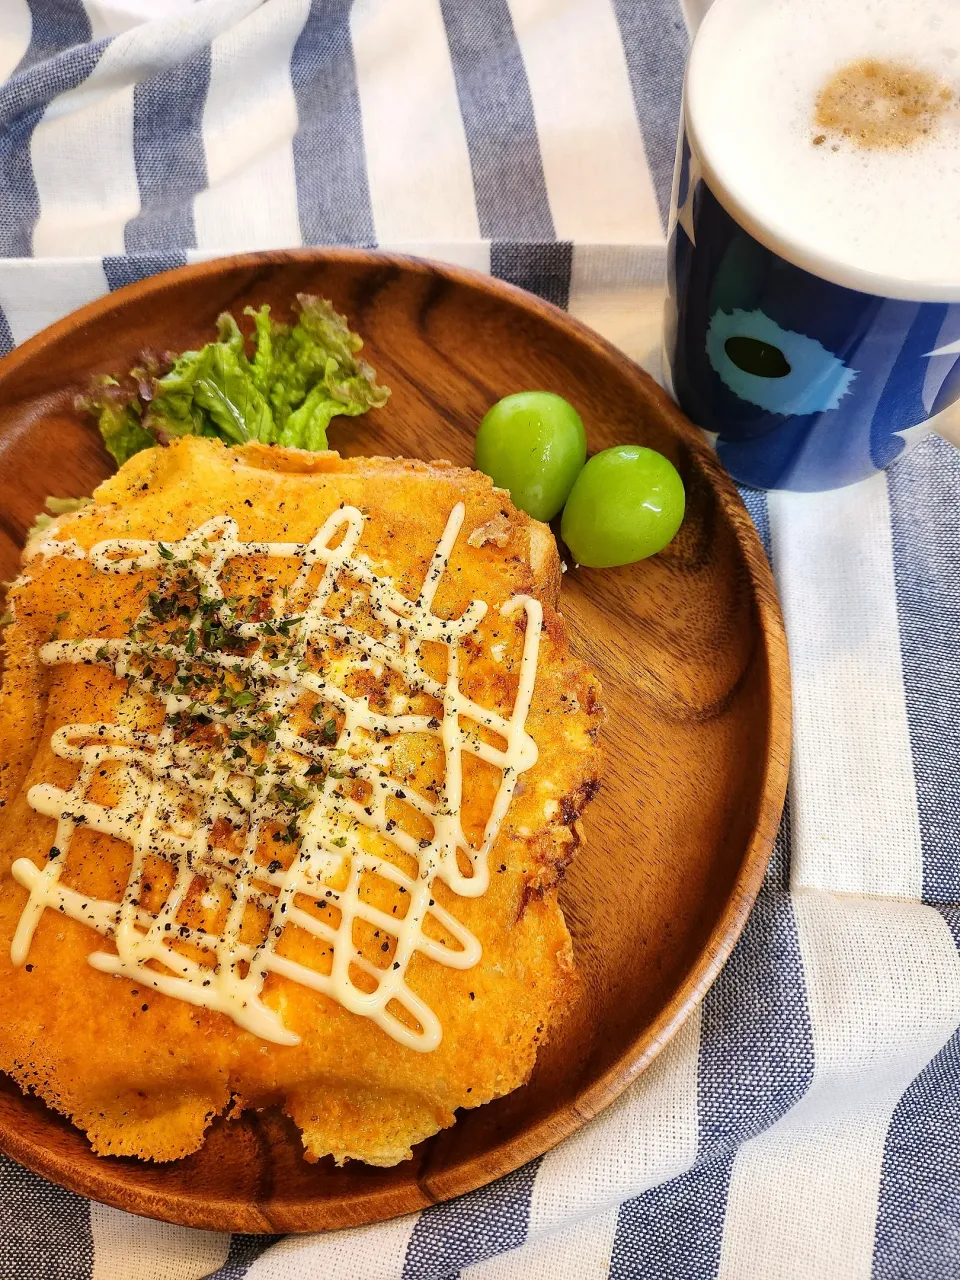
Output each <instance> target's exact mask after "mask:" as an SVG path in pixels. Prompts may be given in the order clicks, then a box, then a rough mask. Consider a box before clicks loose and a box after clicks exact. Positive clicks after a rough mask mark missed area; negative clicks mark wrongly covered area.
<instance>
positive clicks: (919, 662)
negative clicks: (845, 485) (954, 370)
mask: <svg viewBox="0 0 960 1280" xmlns="http://www.w3.org/2000/svg"><path fill="white" fill-rule="evenodd" d="M887 488H888V492H889V495H890V523H891V530H892V534H893V572H894V582H895V584H896V594H897V613H898V616H899V621H900V653H901V662H902V667H903V684H904V692H905V694H906V703H907V723H908V725H909V729H910V747H911V752H912V754H913V773H914V778H915V780H916V788H917V806H918V808H919V811H920V831H921V841H922V850H923V898H924V901H925V902H929V903H934V904H942V905H943V908H944V914H945V915H946V916H947V919H948V923H951V926H952V927H953V928H954V930H955V934H956V917H957V916H958V914H960V905H958V904H960V769H958V768H957V761H958V760H960V646H958V643H957V637H958V636H960V504H958V502H957V494H958V493H960V453H958V451H957V450H956V449H955V448H954V447H953V446H952V445H949V444H947V443H946V442H945V441H944V440H941V439H940V437H939V436H931V437H930V438H929V439H928V440H925V441H923V442H922V443H921V444H920V445H918V446H917V448H916V449H914V450H913V451H912V452H911V453H909V454H908V455H907V456H906V457H905V458H903V459H901V460H900V461H899V462H898V463H897V465H896V466H895V467H893V468H892V469H891V470H890V471H889V472H888V473H887Z"/></svg>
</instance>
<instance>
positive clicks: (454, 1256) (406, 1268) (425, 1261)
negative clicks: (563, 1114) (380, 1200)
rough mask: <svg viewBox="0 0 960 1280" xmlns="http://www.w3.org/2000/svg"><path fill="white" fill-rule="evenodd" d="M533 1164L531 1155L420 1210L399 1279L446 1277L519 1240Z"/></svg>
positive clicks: (522, 1234) (535, 1164) (512, 1246)
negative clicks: (457, 1195)
mask: <svg viewBox="0 0 960 1280" xmlns="http://www.w3.org/2000/svg"><path fill="white" fill-rule="evenodd" d="M539 1168H540V1161H539V1160H534V1161H532V1162H531V1163H530V1164H527V1165H524V1167H523V1168H522V1169H516V1170H515V1171H514V1172H513V1173H508V1174H507V1176H506V1177H505V1178H501V1179H500V1180H499V1181H498V1182H493V1183H491V1184H490V1186H488V1187H481V1188H480V1190H479V1191H472V1192H471V1193H470V1194H469V1195H466V1196H461V1197H460V1198H459V1199H458V1200H448V1201H446V1203H444V1204H437V1205H434V1206H433V1207H432V1208H430V1209H424V1211H423V1213H421V1215H420V1217H419V1218H418V1219H417V1224H416V1226H415V1227H414V1228H413V1234H412V1235H411V1237H410V1243H409V1244H408V1245H407V1255H406V1258H405V1259H404V1264H403V1280H446V1278H447V1277H450V1276H455V1275H456V1274H457V1273H458V1272H459V1271H460V1270H461V1269H462V1268H463V1267H469V1266H470V1265H471V1264H472V1263H474V1262H480V1261H482V1260H483V1259H484V1258H490V1257H492V1256H493V1255H494V1254H495V1253H505V1252H506V1250H507V1249H516V1248H517V1247H518V1246H519V1245H521V1244H523V1243H524V1241H525V1240H526V1238H527V1228H528V1226H529V1223H530V1197H531V1194H532V1192H533V1182H534V1179H535V1178H536V1175H537V1170H538V1169H539Z"/></svg>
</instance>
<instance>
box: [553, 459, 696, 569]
mask: <svg viewBox="0 0 960 1280" xmlns="http://www.w3.org/2000/svg"><path fill="white" fill-rule="evenodd" d="M683 507H684V493H683V481H682V480H681V479H680V477H679V475H678V474H677V469H676V467H674V465H673V463H672V462H670V461H669V460H668V459H667V458H665V457H664V456H663V454H662V453H656V452H655V451H654V450H653V449H645V448H644V447H643V446H642V445H639V444H618V445H615V446H614V448H612V449H604V450H603V452H602V453H597V454H594V456H593V457H592V458H591V459H590V460H589V462H588V463H587V465H586V466H585V467H584V468H583V470H582V471H581V472H580V474H579V475H578V476H577V479H576V481H575V482H574V486H573V488H572V489H571V491H570V497H569V498H568V499H567V505H566V506H565V507H564V509H563V519H562V521H561V523H560V534H561V536H562V538H563V540H564V542H565V543H566V544H567V546H568V547H569V548H570V554H571V555H572V556H573V558H574V560H575V561H576V562H577V564H582V565H586V566H587V567H588V568H591V569H610V568H612V567H613V566H614V565H619V564H632V563H633V561H634V560H644V559H645V558H646V557H647V556H652V555H654V554H655V553H656V552H657V551H660V550H662V548H663V547H665V546H666V545H667V543H668V542H669V541H670V539H671V538H672V537H673V535H674V534H675V533H676V532H677V530H678V529H679V528H680V522H681V520H682V519H683Z"/></svg>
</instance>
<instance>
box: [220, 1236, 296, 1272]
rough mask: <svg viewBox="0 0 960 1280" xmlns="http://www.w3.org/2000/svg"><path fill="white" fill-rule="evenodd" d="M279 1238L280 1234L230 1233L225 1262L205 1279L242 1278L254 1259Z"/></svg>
mask: <svg viewBox="0 0 960 1280" xmlns="http://www.w3.org/2000/svg"><path fill="white" fill-rule="evenodd" d="M280 1239H282V1237H281V1236H262V1235H260V1236H258V1235H240V1234H239V1233H238V1234H236V1235H232V1236H231V1237H230V1249H229V1252H228V1253H227V1260H226V1262H225V1263H224V1264H223V1266H222V1267H220V1268H218V1270H216V1271H213V1272H211V1273H210V1275H209V1276H208V1277H207V1280H243V1278H244V1276H245V1275H246V1274H247V1272H248V1271H249V1270H250V1268H251V1267H252V1266H253V1264H254V1263H255V1262H256V1260H257V1259H258V1258H259V1257H261V1256H262V1255H263V1254H264V1253H266V1251H267V1250H268V1249H269V1248H270V1246H271V1245H272V1244H276V1243H277V1241H278V1240H280Z"/></svg>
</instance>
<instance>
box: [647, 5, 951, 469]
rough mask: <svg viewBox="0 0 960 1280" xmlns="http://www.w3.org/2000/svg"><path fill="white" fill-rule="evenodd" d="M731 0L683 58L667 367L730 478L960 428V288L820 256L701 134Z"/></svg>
mask: <svg viewBox="0 0 960 1280" xmlns="http://www.w3.org/2000/svg"><path fill="white" fill-rule="evenodd" d="M746 3H749V0H746ZM738 7H740V8H743V7H744V5H743V4H742V3H740V0H717V3H716V4H715V5H714V9H713V10H712V11H711V12H710V14H708V16H707V18H706V20H705V22H704V25H703V27H702V28H701V31H700V33H699V34H698V37H697V40H696V41H695V43H694V47H693V52H692V55H691V61H690V65H689V67H688V73H687V82H686V87H685V94H684V118H683V125H682V131H681V137H680V146H679V148H678V156H677V170H676V174H675V179H674V199H673V215H672V218H671V228H670V237H669V270H668V284H669V296H668V302H667V313H666V323H665V356H666V364H667V370H668V372H669V375H670V377H671V381H672V390H673V393H674V395H675V397H676V399H677V401H678V402H679V404H680V406H681V408H682V409H683V410H684V412H685V413H686V414H687V416H688V417H690V418H691V419H692V421H693V422H695V423H696V424H697V425H698V426H700V427H702V428H703V429H704V430H705V431H707V432H709V433H710V434H711V435H712V436H714V437H715V440H716V448H717V452H718V454H719V456H720V458H721V460H722V461H723V463H724V465H725V466H726V468H727V469H728V470H729V471H730V473H731V474H732V475H733V477H734V478H735V479H736V480H738V481H739V482H741V483H743V484H746V485H749V486H753V487H755V488H763V489H793V490H821V489H834V488H839V487H840V486H842V485H848V484H852V483H854V482H856V481H858V480H863V479H865V478H867V477H868V476H870V475H873V474H874V473H875V472H877V471H880V470H882V469H883V468H885V467H887V466H889V465H890V464H891V463H893V462H894V461H895V460H896V459H897V458H898V457H900V456H901V454H903V453H904V452H905V450H906V449H907V448H908V447H910V446H911V445H912V444H914V443H916V442H917V441H918V440H919V439H920V438H922V436H923V435H926V434H927V433H928V432H929V431H931V430H937V431H939V432H940V433H941V434H943V435H946V436H948V437H949V438H953V439H954V440H955V442H957V438H956V426H955V422H956V419H955V417H951V416H950V415H948V414H946V412H945V411H946V410H948V409H949V408H950V406H952V405H954V404H955V403H956V402H957V401H958V400H960V289H958V290H956V291H954V290H953V289H952V287H951V286H950V284H949V282H942V283H941V282H934V283H932V284H931V283H929V282H928V283H926V284H925V285H923V286H920V287H918V286H917V285H916V284H911V283H910V282H905V281H903V280H900V279H898V278H896V277H895V276H890V277H888V278H884V277H882V276H878V275H877V274H876V273H871V274H869V275H867V274H866V273H865V272H863V271H860V270H858V269H857V268H856V267H854V266H851V265H848V264H844V263H838V262H836V261H827V260H824V259H821V258H818V256H817V254H816V253H815V252H811V251H810V248H809V246H807V247H804V246H803V245H802V244H798V243H796V242H791V241H790V240H789V239H787V238H786V237H785V236H784V235H783V234H782V232H781V231H778V230H775V229H773V228H771V227H770V226H769V225H765V224H764V223H763V221H762V220H760V219H758V217H757V216H756V211H755V210H751V209H749V208H747V207H745V206H744V204H743V202H742V200H741V199H740V198H739V195H738V193H736V192H734V191H732V190H731V189H730V187H729V185H728V184H727V183H726V182H725V179H724V174H723V173H722V172H718V167H717V165H716V163H715V157H714V156H713V155H711V154H708V151H707V149H705V147H704V145H703V141H702V131H701V128H700V121H699V120H698V115H697V113H698V110H700V109H701V107H702V101H703V99H702V95H699V94H698V92H697V79H698V77H699V76H701V75H707V74H709V71H710V68H709V65H708V63H709V59H710V58H711V56H713V54H714V46H716V45H717V44H718V42H717V41H716V39H714V40H713V41H712V42H711V33H710V32H709V30H708V28H709V27H710V25H711V23H716V22H723V21H728V20H730V18H731V15H732V17H733V18H735V17H736V9H737V8H738ZM720 11H723V12H722V13H721V12H720ZM713 34H714V35H715V34H716V33H713ZM904 234H905V235H909V234H910V229H909V228H908V227H905V228H904Z"/></svg>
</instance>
